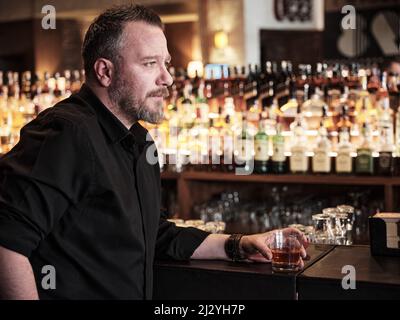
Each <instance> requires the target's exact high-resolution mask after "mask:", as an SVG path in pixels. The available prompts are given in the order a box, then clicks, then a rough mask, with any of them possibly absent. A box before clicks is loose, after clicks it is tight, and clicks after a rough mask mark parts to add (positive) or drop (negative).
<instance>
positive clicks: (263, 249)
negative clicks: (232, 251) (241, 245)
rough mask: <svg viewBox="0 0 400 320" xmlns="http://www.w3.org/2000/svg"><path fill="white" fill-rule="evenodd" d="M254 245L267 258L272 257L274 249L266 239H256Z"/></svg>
mask: <svg viewBox="0 0 400 320" xmlns="http://www.w3.org/2000/svg"><path fill="white" fill-rule="evenodd" d="M253 245H254V247H255V248H256V249H257V251H258V252H259V253H260V254H261V255H262V256H263V257H264V258H265V259H267V260H271V259H272V251H271V249H270V248H269V247H268V245H267V244H266V243H265V242H264V241H255V242H254V244H253Z"/></svg>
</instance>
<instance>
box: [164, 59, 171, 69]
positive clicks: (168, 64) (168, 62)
mask: <svg viewBox="0 0 400 320" xmlns="http://www.w3.org/2000/svg"><path fill="white" fill-rule="evenodd" d="M170 66H171V62H170V61H167V62H165V67H166V68H167V69H168V68H169V67H170Z"/></svg>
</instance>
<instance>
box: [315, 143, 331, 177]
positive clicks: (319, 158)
mask: <svg viewBox="0 0 400 320" xmlns="http://www.w3.org/2000/svg"><path fill="white" fill-rule="evenodd" d="M312 163H313V171H314V172H330V171H331V158H330V157H329V155H328V152H327V150H326V149H316V150H315V152H314V157H313V159H312Z"/></svg>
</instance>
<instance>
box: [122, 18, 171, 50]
mask: <svg viewBox="0 0 400 320" xmlns="http://www.w3.org/2000/svg"><path fill="white" fill-rule="evenodd" d="M122 45H123V46H122V51H123V53H124V55H125V54H127V55H129V56H130V57H132V56H134V57H136V58H142V57H144V56H149V55H152V56H154V55H160V56H162V57H165V56H167V55H168V48H167V40H166V38H165V35H164V32H163V31H162V30H161V28H159V27H158V26H153V25H149V24H147V23H145V22H142V21H139V22H128V23H127V24H126V25H125V27H124V31H123V36H122Z"/></svg>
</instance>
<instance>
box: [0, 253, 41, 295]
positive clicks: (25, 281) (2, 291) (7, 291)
mask: <svg viewBox="0 0 400 320" xmlns="http://www.w3.org/2000/svg"><path fill="white" fill-rule="evenodd" d="M0 299H9V300H37V299H39V296H38V292H37V288H36V283H35V276H34V274H33V270H32V266H31V264H30V262H29V260H28V258H27V257H25V256H23V255H21V254H19V253H17V252H14V251H11V250H8V249H6V248H4V247H2V246H0Z"/></svg>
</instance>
